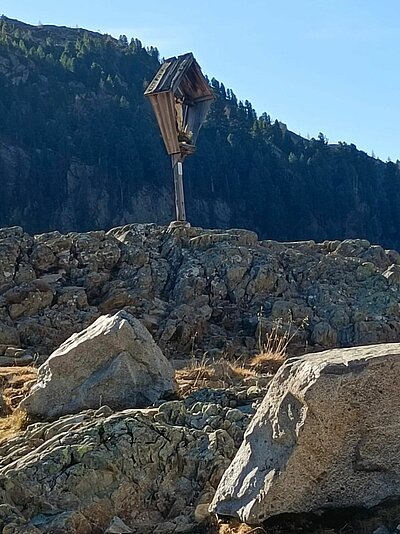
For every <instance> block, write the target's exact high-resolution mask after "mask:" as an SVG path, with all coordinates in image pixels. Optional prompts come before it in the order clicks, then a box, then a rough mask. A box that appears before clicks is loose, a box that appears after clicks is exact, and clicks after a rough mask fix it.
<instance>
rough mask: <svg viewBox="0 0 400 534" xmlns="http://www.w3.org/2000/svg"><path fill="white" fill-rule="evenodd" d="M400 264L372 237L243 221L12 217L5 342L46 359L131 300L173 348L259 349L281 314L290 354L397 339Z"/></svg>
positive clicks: (6, 256) (3, 299)
mask: <svg viewBox="0 0 400 534" xmlns="http://www.w3.org/2000/svg"><path fill="white" fill-rule="evenodd" d="M399 269H400V255H399V254H398V253H397V252H395V251H393V250H384V249H383V248H382V247H379V246H377V245H371V244H370V243H368V241H366V240H364V239H354V240H350V239H349V240H346V241H342V242H340V241H325V242H323V243H315V242H313V241H307V242H298V243H277V242H275V241H259V240H257V236H256V234H255V233H254V232H249V231H245V230H237V229H233V230H225V231H220V230H203V229H201V228H193V227H192V228H177V229H175V230H173V231H172V232H167V229H166V228H165V227H161V226H156V225H154V224H131V225H127V226H123V227H119V228H114V229H112V230H110V231H108V232H102V231H97V232H87V233H80V234H79V233H69V234H67V235H62V234H60V233H59V232H56V231H54V232H49V233H46V234H41V235H36V236H34V237H32V236H30V235H28V234H26V233H25V232H23V230H22V228H19V227H14V228H4V229H0V354H1V352H2V350H3V349H4V350H6V348H7V347H8V346H13V347H22V348H26V349H29V350H30V351H31V354H32V355H34V354H35V353H36V354H37V355H38V357H39V362H40V363H42V362H43V361H44V360H45V359H46V358H47V357H48V355H49V354H51V352H53V351H54V350H55V349H56V348H57V347H58V346H59V345H60V344H61V343H62V342H63V341H65V340H66V339H67V338H68V337H69V336H71V335H72V334H73V333H75V332H78V331H81V330H83V329H85V328H87V327H88V326H89V325H90V324H91V323H92V322H93V321H95V320H96V319H97V318H98V317H99V316H100V315H102V314H107V313H115V312H117V311H119V310H121V309H123V308H125V309H128V310H129V311H130V312H131V313H132V314H133V315H134V316H135V317H137V318H138V319H140V320H141V321H142V322H143V323H144V324H145V326H146V328H148V330H149V331H150V333H151V334H152V335H153V337H154V339H155V340H156V342H157V343H158V344H159V345H160V347H161V349H162V351H163V353H164V354H165V356H166V357H167V358H168V359H169V358H177V357H180V356H184V357H187V355H188V353H190V352H193V353H195V354H196V355H199V356H202V355H203V353H204V352H206V351H209V352H210V353H212V354H216V355H222V354H224V355H228V356H234V357H235V358H236V357H240V356H248V355H252V354H255V353H257V351H258V348H259V347H258V341H261V343H262V342H264V341H265V338H266V336H267V335H268V334H269V333H270V332H271V331H272V329H273V328H274V326H275V325H276V323H277V322H278V323H279V325H280V326H279V327H280V330H281V331H282V333H285V332H290V335H289V337H291V338H292V340H291V343H290V347H289V351H290V353H291V354H292V355H294V354H301V353H303V352H304V351H305V350H307V351H320V350H324V349H329V348H334V347H341V346H354V345H363V344H371V343H382V342H396V341H399V340H400V322H399V321H398V315H399V301H400V277H399V276H398V271H399ZM292 334H295V335H294V336H293V337H292Z"/></svg>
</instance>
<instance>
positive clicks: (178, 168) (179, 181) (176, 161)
mask: <svg viewBox="0 0 400 534" xmlns="http://www.w3.org/2000/svg"><path fill="white" fill-rule="evenodd" d="M171 161H172V169H173V172H174V189H175V210H176V220H177V221H186V209H185V194H184V191H183V165H182V156H181V155H180V154H173V155H172V156H171Z"/></svg>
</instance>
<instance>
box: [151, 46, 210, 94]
mask: <svg viewBox="0 0 400 534" xmlns="http://www.w3.org/2000/svg"><path fill="white" fill-rule="evenodd" d="M164 92H171V93H173V94H174V95H176V96H180V95H181V94H183V95H185V96H186V97H189V98H191V100H193V101H199V100H203V99H204V100H212V99H213V98H214V95H213V92H212V90H211V88H210V86H209V85H208V82H207V80H206V78H205V77H204V75H203V73H202V72H201V68H200V66H199V64H198V63H197V61H196V60H195V58H194V56H193V54H192V53H191V52H189V53H188V54H183V55H182V56H178V57H172V58H169V59H166V60H165V61H164V63H163V64H162V65H161V67H160V70H159V71H158V72H157V74H156V76H155V77H154V79H153V80H152V82H151V83H150V85H149V86H148V88H147V90H146V91H145V93H144V94H145V96H150V95H153V94H157V93H164Z"/></svg>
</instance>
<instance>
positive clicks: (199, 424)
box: [0, 390, 250, 534]
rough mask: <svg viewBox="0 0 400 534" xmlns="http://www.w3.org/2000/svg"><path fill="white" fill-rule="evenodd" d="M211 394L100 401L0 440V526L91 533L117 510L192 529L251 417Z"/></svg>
mask: <svg viewBox="0 0 400 534" xmlns="http://www.w3.org/2000/svg"><path fill="white" fill-rule="evenodd" d="M211 393H212V392H207V391H206V390H203V392H199V393H198V394H193V396H192V397H190V398H187V399H186V401H180V402H177V401H171V402H167V403H165V404H163V405H161V406H160V408H159V409H157V408H151V409H144V410H125V411H123V412H117V413H112V412H111V410H110V408H108V407H106V406H104V407H101V408H100V409H98V410H96V411H94V410H88V411H85V412H80V413H79V414H75V415H67V416H64V417H62V418H60V419H58V420H56V421H54V422H51V423H36V424H34V425H31V426H29V427H28V429H27V430H26V431H25V432H23V433H22V434H20V435H19V436H17V437H14V438H12V439H9V440H7V441H6V442H3V443H2V444H0V501H1V503H2V504H1V506H0V531H2V529H3V528H5V527H6V528H7V531H6V532H7V533H8V534H26V533H27V532H32V533H33V532H35V533H36V534H39V533H40V534H44V533H46V534H54V532H57V533H59V534H71V533H80V534H94V533H97V532H104V530H106V528H107V526H108V525H110V521H112V519H113V517H114V516H118V517H119V518H120V519H121V520H122V521H123V522H124V523H126V525H128V527H129V528H130V529H132V531H133V532H138V533H139V532H140V533H141V534H155V533H159V534H161V533H164V534H172V533H183V532H198V529H197V528H196V524H195V523H196V520H197V519H198V518H197V519H196V518H195V508H196V507H197V506H198V505H206V504H207V503H208V504H209V503H210V502H211V500H212V497H213V495H214V493H215V489H216V487H217V485H218V482H219V480H220V479H221V476H222V474H223V473H224V471H225V469H226V468H227V467H228V465H229V463H230V462H231V460H232V458H233V457H234V455H235V452H236V451H237V446H236V445H235V441H236V438H237V437H238V434H240V433H241V432H242V431H243V429H244V428H245V426H246V425H247V422H248V421H249V420H250V416H249V415H247V414H246V413H245V412H243V413H240V410H237V409H232V408H231V407H228V406H227V407H226V408H222V406H221V405H219V404H215V402H214V401H215V400H216V399H214V398H213V396H212V395H211ZM216 393H218V392H214V394H216ZM219 394H220V398H219V399H218V402H221V401H222V402H223V403H224V404H228V403H229V404H236V403H235V402H234V399H235V397H233V396H231V398H230V400H229V399H228V398H227V397H226V392H225V391H222V390H221V391H220V392H219ZM225 397H226V398H225ZM225 401H228V402H225ZM240 408H244V406H240ZM110 412H111V413H110ZM236 412H238V413H236ZM217 419H218V421H217ZM35 529H36V530H35Z"/></svg>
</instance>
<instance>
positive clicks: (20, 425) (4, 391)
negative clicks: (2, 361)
mask: <svg viewBox="0 0 400 534" xmlns="http://www.w3.org/2000/svg"><path fill="white" fill-rule="evenodd" d="M36 377H37V369H35V368H34V367H2V368H0V395H1V397H2V401H3V402H2V404H3V405H4V406H3V412H4V414H3V417H0V443H1V442H2V441H4V440H5V439H9V438H10V437H12V436H14V435H16V434H17V433H18V432H19V431H21V430H24V428H25V427H26V426H27V424H28V417H27V415H26V414H25V413H24V412H22V411H20V410H18V409H17V406H18V405H19V403H20V402H21V400H22V399H23V398H24V397H25V396H26V395H27V394H28V392H29V390H30V388H31V386H32V384H33V383H34V381H35V380H36Z"/></svg>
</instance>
